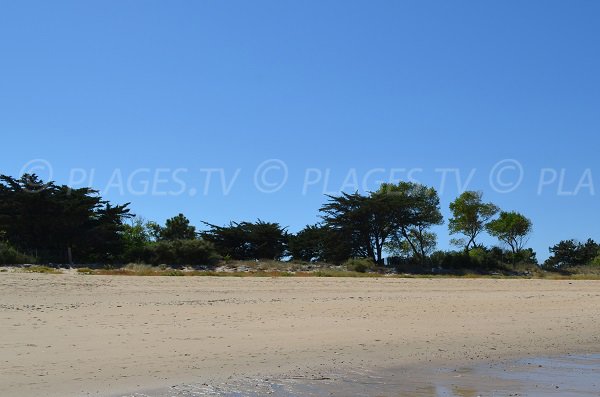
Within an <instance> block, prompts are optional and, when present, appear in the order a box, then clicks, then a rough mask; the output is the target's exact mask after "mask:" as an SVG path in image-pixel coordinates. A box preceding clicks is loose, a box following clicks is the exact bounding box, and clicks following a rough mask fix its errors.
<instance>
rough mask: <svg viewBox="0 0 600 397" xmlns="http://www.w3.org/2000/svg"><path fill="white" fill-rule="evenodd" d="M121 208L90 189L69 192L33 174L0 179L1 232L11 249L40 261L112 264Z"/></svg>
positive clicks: (119, 240) (116, 252)
mask: <svg viewBox="0 0 600 397" xmlns="http://www.w3.org/2000/svg"><path fill="white" fill-rule="evenodd" d="M128 205H129V204H125V205H115V206H113V205H111V204H110V203H109V202H108V201H105V200H102V198H101V197H100V196H99V195H98V192H97V191H95V190H93V189H90V188H80V189H71V188H69V187H68V186H65V185H57V184H55V183H54V182H52V181H50V182H43V181H41V180H40V179H39V178H38V177H37V176H36V175H28V174H25V175H23V176H22V177H21V178H19V179H16V178H13V177H10V176H6V175H1V176H0V229H1V230H3V231H4V232H5V235H6V239H7V240H8V241H9V242H10V243H11V244H12V245H13V246H15V247H17V248H19V249H20V250H22V251H24V252H27V253H28V254H30V255H34V256H36V257H38V258H39V260H40V261H41V262H65V261H72V260H73V259H74V260H76V261H77V262H89V261H99V260H102V261H114V260H117V257H118V256H119V254H120V252H121V249H122V248H123V247H122V235H121V233H122V230H123V220H124V219H126V218H128V217H130V216H132V215H131V214H130V213H129V209H128V208H127V207H128Z"/></svg>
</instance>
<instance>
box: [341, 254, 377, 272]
mask: <svg viewBox="0 0 600 397" xmlns="http://www.w3.org/2000/svg"><path fill="white" fill-rule="evenodd" d="M344 265H345V266H346V268H347V269H348V270H349V271H351V272H357V273H366V272H367V271H369V270H372V269H374V268H375V263H374V262H373V261H372V260H371V259H369V258H352V259H348V260H347V261H346V262H345V263H344Z"/></svg>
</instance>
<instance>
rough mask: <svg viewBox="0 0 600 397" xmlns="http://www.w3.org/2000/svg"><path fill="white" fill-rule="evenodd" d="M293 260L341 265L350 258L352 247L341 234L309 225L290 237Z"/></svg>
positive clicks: (320, 226)
mask: <svg viewBox="0 0 600 397" xmlns="http://www.w3.org/2000/svg"><path fill="white" fill-rule="evenodd" d="M288 245H289V253H290V255H291V256H292V258H293V259H297V260H303V261H307V262H329V263H341V262H344V261H345V260H346V259H348V258H350V253H351V247H350V244H349V243H348V241H346V240H345V239H344V238H342V236H341V235H340V233H338V232H337V231H336V230H332V229H330V228H328V227H327V226H324V225H320V224H317V225H307V226H306V227H305V228H304V229H302V230H301V231H299V232H298V233H296V234H294V235H290V236H289V244H288Z"/></svg>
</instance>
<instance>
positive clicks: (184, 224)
mask: <svg viewBox="0 0 600 397" xmlns="http://www.w3.org/2000/svg"><path fill="white" fill-rule="evenodd" d="M157 234H158V236H159V239H160V240H167V241H174V240H193V239H195V238H196V228H195V227H194V226H192V225H190V220H189V219H188V218H186V217H185V216H184V215H183V214H178V215H177V216H174V217H172V218H169V219H167V221H166V223H165V226H164V227H162V228H160V229H159V230H158V233H157Z"/></svg>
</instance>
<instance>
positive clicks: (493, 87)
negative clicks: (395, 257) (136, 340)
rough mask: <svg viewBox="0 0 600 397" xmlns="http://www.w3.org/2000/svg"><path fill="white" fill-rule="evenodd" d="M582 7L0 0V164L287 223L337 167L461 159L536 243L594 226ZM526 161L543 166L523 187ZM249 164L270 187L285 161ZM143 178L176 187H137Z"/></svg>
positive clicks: (204, 216)
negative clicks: (527, 223)
mask: <svg viewBox="0 0 600 397" xmlns="http://www.w3.org/2000/svg"><path fill="white" fill-rule="evenodd" d="M598 18H600V3H599V2H597V1H591V0H590V1H574V2H565V1H548V0H544V1H526V2H523V1H452V2H450V1H375V2H367V1H347V0H344V1H314V2H306V1H303V2H300V1H280V0H277V1H268V2H267V1H235V2H234V1H171V2H167V1H162V2H158V1H101V2H100V1H98V2H82V1H69V2H67V1H52V2H50V1H18V2H16V1H15V2H8V1H4V2H2V3H1V4H0V133H1V138H2V141H1V142H2V155H1V157H0V172H2V173H6V174H10V175H17V174H18V173H19V172H21V171H22V170H23V169H24V168H23V167H24V166H25V165H27V164H28V162H30V161H31V160H36V159H42V160H44V161H45V162H42V163H41V164H42V165H43V164H46V165H47V164H50V165H51V172H52V174H51V175H52V177H53V179H55V180H57V181H58V182H61V183H67V182H77V183H78V186H82V185H87V184H90V185H92V186H93V187H95V188H97V189H100V190H103V191H104V195H105V196H106V197H107V198H109V199H110V200H112V201H115V202H127V201H131V202H132V205H131V207H132V209H133V211H134V212H135V213H137V214H139V215H142V216H144V217H146V218H148V219H153V220H157V221H164V219H166V218H167V217H170V216H172V215H175V214H177V213H178V212H183V213H185V214H186V215H187V216H188V217H189V218H190V219H191V220H192V222H193V223H195V224H196V225H200V222H201V221H202V220H206V221H209V222H211V223H217V224H222V223H226V222H228V221H229V220H238V221H239V220H253V219H256V218H261V219H264V220H273V221H279V222H280V223H282V224H284V225H286V226H289V228H290V230H291V231H297V230H298V229H300V228H301V227H302V226H303V225H305V224H307V223H313V222H315V221H317V219H318V218H317V210H318V208H319V206H320V205H321V204H322V203H323V202H324V197H323V192H324V191H327V192H336V191H339V190H340V189H342V188H343V189H344V190H348V191H349V190H353V188H352V185H353V183H352V175H353V174H352V172H354V171H352V170H353V169H354V170H355V171H356V175H357V177H358V180H359V184H360V186H358V187H359V189H360V190H364V189H365V188H366V189H373V188H375V187H376V185H377V180H378V179H386V180H387V179H389V177H390V173H392V170H394V169H402V168H404V169H413V168H417V169H421V170H422V171H417V172H415V173H413V175H412V176H413V178H414V179H416V180H418V181H420V182H422V183H425V184H428V185H433V186H435V187H436V188H440V183H441V182H440V179H441V175H442V172H441V171H440V169H457V170H460V173H461V177H462V179H463V181H464V180H466V179H467V178H468V176H469V174H470V173H471V171H472V170H473V169H475V170H476V171H475V174H474V176H473V178H472V180H471V181H470V183H469V184H468V186H467V187H468V188H469V189H472V190H482V191H483V192H484V196H485V198H486V199H489V200H491V201H494V202H495V203H497V204H498V205H500V206H501V207H502V208H504V209H507V210H518V211H521V212H523V213H524V214H526V215H527V216H529V217H530V218H531V219H532V220H533V222H534V227H535V232H534V235H533V237H532V238H531V241H530V245H531V246H533V247H534V248H535V249H536V250H537V251H538V256H539V257H541V258H545V257H546V256H547V249H548V246H549V245H551V244H553V243H555V242H557V241H558V240H560V239H565V238H579V239H585V238H587V237H593V238H596V239H600V235H598V230H599V229H598V224H600V211H599V201H598V195H599V194H600V167H599V165H600V160H599V158H598V147H599V141H600V139H599V138H598V134H599V133H600V72H599V71H600V45H598V43H599V40H600V24H598ZM270 159H278V160H281V161H282V162H283V163H285V165H286V167H287V173H288V178H287V181H286V183H285V184H283V185H282V186H281V188H280V189H278V190H277V191H276V192H274V193H269V194H267V193H264V192H261V191H260V189H259V188H257V186H255V183H254V174H255V172H256V171H255V170H256V169H257V166H258V165H259V164H261V163H262V162H264V161H266V160H270ZM505 159H514V160H517V161H518V162H519V164H520V165H521V166H522V171H523V180H522V183H521V184H518V185H517V186H516V187H515V188H514V190H513V191H511V192H509V193H501V192H498V191H497V190H499V189H497V187H498V186H500V187H501V188H502V189H504V190H511V189H510V188H511V185H510V183H514V182H512V181H511V179H513V180H516V181H518V179H519V178H518V168H513V169H508V170H506V172H501V173H500V174H501V175H500V176H497V175H496V174H495V175H496V176H493V177H492V181H490V178H489V177H488V175H489V174H490V172H491V170H492V169H493V167H494V165H495V164H496V163H498V162H500V161H502V160H505ZM31 164H33V166H35V165H36V164H35V163H31ZM31 164H30V165H31ZM269 164H275V165H280V164H281V163H279V162H276V163H269ZM502 164H503V165H506V164H509V165H510V164H512V163H506V162H505V163H502ZM38 165H39V164H38ZM206 168H217V169H223V172H224V173H223V175H224V176H225V182H226V184H228V183H229V182H231V179H232V178H233V176H234V175H236V173H237V178H236V179H235V180H234V183H233V185H232V187H231V190H230V191H229V192H226V193H225V192H224V191H223V189H222V188H221V187H220V174H214V175H213V178H212V180H211V183H210V184H209V188H208V190H207V191H205V190H204V189H205V183H206V174H207V172H206V171H202V169H206ZM265 168H266V171H265ZM307 168H312V169H319V170H321V171H320V172H321V173H322V175H323V179H324V178H325V176H324V175H325V174H326V173H327V171H326V170H327V169H329V170H330V171H329V172H330V176H329V180H328V181H327V183H325V181H324V180H322V181H321V182H319V183H311V184H309V185H308V186H307V187H306V188H304V187H303V185H304V181H305V178H306V175H307V172H308V176H309V180H310V181H313V180H315V179H312V178H314V177H316V175H317V174H318V173H317V171H314V170H313V171H306V169H307ZM501 168H502V166H500V167H499V168H498V167H497V168H496V170H498V169H501ZM543 168H553V169H555V170H556V172H557V173H558V175H559V177H558V178H557V181H556V182H555V183H550V182H548V183H547V184H544V185H543V186H542V187H543V189H542V191H541V194H538V190H539V189H538V188H539V181H540V177H541V174H542V173H544V172H545V174H544V178H546V179H544V180H545V181H550V180H551V178H550V176H552V173H551V172H549V171H542V169H543ZM140 169H141V171H138V172H137V173H136V170H140ZM177 169H184V170H183V171H179V173H175V170H177ZM372 169H375V170H376V171H373V173H371V174H368V172H369V170H372ZM377 169H383V170H385V171H380V170H377ZM562 169H564V170H565V172H564V183H563V186H562V187H561V186H559V180H560V173H561V170H562ZM115 170H117V171H115ZM238 170H239V171H238ZM436 170H437V171H436ZM586 170H588V171H586ZM39 171H40V172H38V173H39V174H40V175H42V176H45V175H48V174H47V172H50V171H49V169H46V170H42V169H40V170H39ZM263 171H264V172H265V174H264V178H263V177H262V176H260V175H262V174H259V176H258V180H259V183H262V182H265V183H266V184H267V185H266V186H267V188H269V189H273V190H276V189H275V188H276V187H278V186H277V185H276V183H277V182H278V178H282V177H283V176H284V172H283V170H282V169H279V170H277V169H274V168H270V167H269V166H266V167H263ZM45 172H46V174H45ZM115 172H116V174H115ZM394 172H395V173H396V172H397V173H396V174H395V176H400V177H402V172H401V171H394ZM452 172H453V173H454V171H452ZM586 172H587V174H586ZM155 173H157V174H158V182H156V178H155V177H151V174H152V175H154V174H155ZM453 173H452V174H449V175H450V176H449V177H448V178H450V177H451V178H450V179H448V180H447V181H446V186H445V187H444V191H443V192H442V195H441V199H442V207H443V210H444V213H445V215H447V213H448V211H447V208H448V203H449V202H450V201H451V200H452V199H453V198H454V197H455V196H456V195H457V194H458V193H459V190H460V189H459V188H458V187H457V186H456V182H455V180H454V174H453ZM83 174H85V175H86V180H85V181H82V178H80V177H81V176H82V175H83ZM115 175H116V176H115ZM348 175H350V179H349V181H350V184H349V185H346V186H344V180H345V179H346V176H348ZM119 176H122V177H123V179H124V181H123V184H124V185H127V179H131V181H132V182H131V184H130V185H132V186H130V187H128V186H123V189H120V188H119V186H117V185H118V184H119V183H120V181H119V179H118V178H119ZM115 178H116V179H115ZM363 178H366V179H367V183H366V184H365V185H366V186H362V185H363V184H362V179H363ZM582 178H583V182H584V184H583V186H580V189H579V191H578V192H577V194H567V193H573V192H574V189H575V187H576V185H577V184H578V183H579V182H580V179H582ZM148 179H151V180H153V181H154V182H155V183H157V187H156V189H155V191H156V192H158V193H161V192H165V191H169V192H171V193H178V192H179V191H180V190H181V191H183V192H184V193H182V194H166V195H165V194H163V195H161V194H152V192H151V191H150V192H148V193H142V192H141V191H142V190H143V183H144V182H145V181H146V180H148ZM163 180H166V182H165V181H163ZM179 180H181V183H179V182H178V181H179ZM590 180H591V183H593V184H594V186H593V189H592V188H591V187H590ZM498 181H499V182H500V183H501V185H498V183H494V182H498ZM151 182H152V181H151ZM182 183H183V185H182ZM324 185H327V186H324ZM260 186H263V187H264V186H265V185H264V184H263V185H260ZM260 186H259V187H260ZM494 186H496V189H495V188H494ZM502 189H500V190H502ZM263 190H264V188H263ZM437 232H438V233H439V240H440V246H441V248H447V247H448V240H449V237H448V236H447V233H446V229H445V226H444V227H442V228H438V229H437ZM489 242H491V240H490V241H489Z"/></svg>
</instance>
